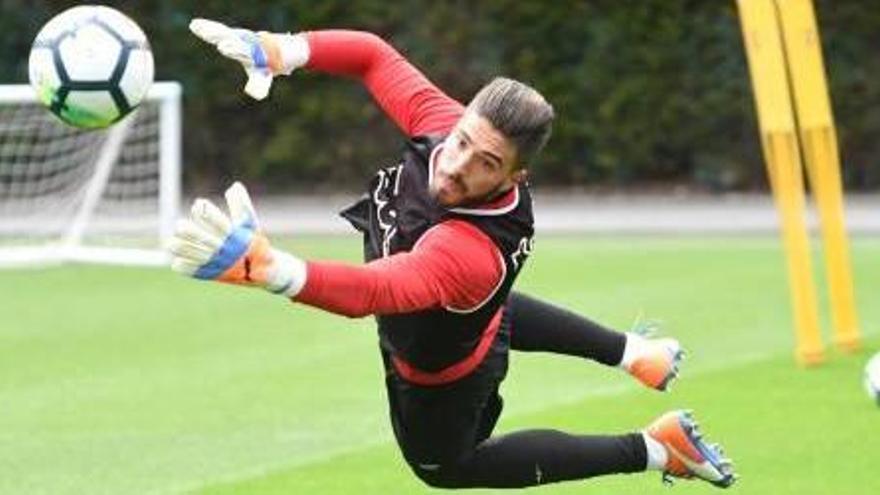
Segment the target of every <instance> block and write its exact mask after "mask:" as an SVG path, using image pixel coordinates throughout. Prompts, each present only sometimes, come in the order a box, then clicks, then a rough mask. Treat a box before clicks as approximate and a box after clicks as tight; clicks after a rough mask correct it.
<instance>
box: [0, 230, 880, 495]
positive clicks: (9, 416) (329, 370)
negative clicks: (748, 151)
mask: <svg viewBox="0 0 880 495" xmlns="http://www.w3.org/2000/svg"><path fill="white" fill-rule="evenodd" d="M286 246H287V247H289V248H293V249H295V250H296V251H297V252H299V253H301V254H303V255H304V256H307V257H322V258H338V259H352V260H355V259H357V255H358V248H359V242H358V241H357V240H356V239H355V238H354V237H347V238H305V239H300V240H296V241H292V242H290V243H287V244H286ZM878 259H880V240H878V239H876V238H856V239H854V241H853V260H854V271H855V274H856V279H857V280H856V285H857V297H858V301H859V312H860V320H861V324H862V327H863V334H864V336H865V339H866V351H864V352H862V353H861V354H859V355H855V356H846V355H841V354H839V353H837V352H836V351H833V350H832V351H831V352H830V354H829V360H828V362H827V363H826V364H825V365H824V366H822V367H819V368H816V369H809V370H804V369H799V368H798V367H796V366H795V364H794V362H793V352H792V349H793V343H792V340H793V338H792V325H791V314H790V309H789V308H790V306H789V299H788V292H787V288H786V278H785V272H784V264H783V258H782V253H781V250H780V248H779V243H778V241H777V240H776V239H775V238H679V239H673V238H641V237H619V238H616V237H601V238H597V239H593V238H585V237H539V238H538V241H537V243H536V249H535V253H534V255H533V256H532V258H531V259H530V261H529V264H528V265H527V267H526V270H525V272H524V274H523V276H522V277H521V279H520V282H519V284H518V287H519V289H520V290H523V291H525V292H529V293H531V294H535V295H539V296H542V297H544V298H547V299H549V300H552V301H554V302H557V303H560V304H563V305H566V306H568V307H570V308H572V309H575V310H577V311H580V312H582V313H584V314H587V315H589V316H591V317H593V318H595V319H598V320H599V321H602V322H605V323H607V324H609V325H613V326H616V327H618V328H626V327H628V326H629V324H630V323H631V322H632V320H633V319H634V318H635V316H636V315H637V314H639V313H643V314H644V315H646V316H648V317H653V318H657V319H660V320H662V322H663V324H664V329H665V332H666V333H668V334H672V335H675V336H677V337H679V338H680V339H681V340H682V342H683V343H684V345H685V347H686V348H687V349H688V350H689V359H688V361H686V363H685V366H684V368H683V374H682V378H681V379H680V380H679V381H678V382H677V383H676V384H675V386H674V388H673V390H672V391H671V392H670V393H668V394H660V393H657V392H653V391H650V390H647V389H644V388H641V387H640V386H639V385H637V384H636V383H635V382H634V381H632V380H631V379H629V378H628V377H626V376H623V375H622V374H621V373H619V372H617V371H615V370H609V369H605V368H603V367H601V366H599V365H596V364H593V363H588V362H583V361H580V360H577V359H573V358H567V357H562V356H551V355H542V354H517V353H515V354H513V356H512V360H511V371H510V374H509V376H508V379H507V381H506V382H505V386H504V388H503V394H504V396H505V400H506V409H505V413H504V414H503V415H502V420H501V422H500V424H499V431H501V432H504V431H510V430H514V429H518V428H527V427H553V428H558V429H563V430H570V431H573V432H583V433H599V432H625V431H630V430H633V429H636V428H639V427H641V426H643V425H645V424H646V423H647V422H649V421H650V420H651V419H653V418H654V417H655V416H656V415H658V414H660V413H661V412H663V411H665V410H667V409H670V408H678V407H685V408H692V409H694V410H695V412H696V415H697V418H698V419H699V420H700V422H701V424H702V426H703V430H704V431H705V433H706V434H707V436H708V437H709V439H710V440H718V441H721V442H722V443H723V444H724V445H725V447H726V449H727V452H728V454H729V455H730V456H731V457H733V458H734V460H735V461H736V462H737V469H738V471H739V472H740V474H741V475H742V479H741V480H740V482H739V483H738V484H737V485H735V486H734V488H732V490H731V492H730V493H739V494H743V495H745V494H757V495H771V494H772V495H783V494H792V495H805V494H869V493H880V469H878V466H880V408H878V407H877V406H875V405H873V404H871V403H870V402H869V401H868V399H867V397H866V396H865V394H864V393H863V391H862V389H861V372H862V367H863V364H864V362H865V361H866V359H867V356H868V355H869V352H870V351H876V350H877V349H878V348H880V305H877V304H875V303H874V301H876V300H877V299H878V297H880V285H878V284H877V281H878V280H880V264H878V262H877V260H878ZM816 261H817V263H816V266H817V267H821V266H822V265H821V264H820V263H818V262H819V261H821V260H820V258H816ZM817 271H818V270H817ZM819 278H820V279H821V278H822V277H821V274H819ZM820 298H821V300H822V301H826V300H827V298H826V296H825V294H824V293H820ZM0 301H3V302H2V308H3V309H4V311H3V315H2V316H3V317H2V320H0V493H4V494H7V493H8V494H53V495H57V494H83V493H88V494H138V493H150V494H164V493H197V494H206V495H207V494H210V495H220V494H249V495H250V494H281V493H304V494H355V493H356V494H372V493H375V494H379V493H381V494H409V493H427V492H431V490H429V489H427V488H424V487H423V486H422V485H420V483H419V482H418V480H417V479H416V478H414V477H413V476H412V475H411V474H410V473H409V471H408V469H407V467H406V466H405V464H404V463H403V461H402V459H401V457H400V455H399V454H398V452H397V450H396V447H395V446H394V445H393V439H392V434H391V432H390V427H389V425H388V422H387V416H386V415H387V412H386V405H385V398H384V395H383V394H384V390H383V386H382V372H381V369H380V364H379V360H378V356H377V352H376V336H375V332H374V330H373V324H372V321H371V320H370V319H363V320H348V319H345V318H342V317H336V316H332V315H328V314H323V313H321V312H319V311H316V310H312V309H308V308H304V307H296V306H291V305H288V304H285V303H284V302H283V301H280V300H278V299H277V298H274V297H271V296H270V295H267V294H264V293H261V292H259V291H249V290H244V289H240V288H235V287H228V286H219V285H215V284H208V283H201V282H196V281H192V280H187V279H184V278H182V277H179V276H177V275H174V274H172V273H171V272H170V271H165V270H148V269H119V268H107V267H80V266H73V267H65V268H57V269H48V270H18V271H3V272H0ZM825 305H826V306H827V303H825ZM823 322H824V323H825V327H826V329H827V327H828V325H827V323H828V318H827V308H826V307H825V306H823ZM826 337H827V336H826ZM715 491H716V489H715V488H713V487H711V486H709V485H706V484H703V483H697V482H683V481H681V482H678V483H676V485H675V486H674V487H673V488H672V489H671V490H667V489H666V488H664V487H663V486H662V485H661V483H660V475H659V474H657V473H649V474H639V475H631V476H618V477H608V478H604V479H595V480H589V481H586V482H578V483H570V484H560V485H553V486H549V487H542V488H539V489H536V490H535V493H543V494H569V493H571V494H574V493H577V494H616V495H627V494H645V493H675V494H682V495H684V494H694V493H713V492H715ZM486 492H488V491H483V492H477V493H486Z"/></svg>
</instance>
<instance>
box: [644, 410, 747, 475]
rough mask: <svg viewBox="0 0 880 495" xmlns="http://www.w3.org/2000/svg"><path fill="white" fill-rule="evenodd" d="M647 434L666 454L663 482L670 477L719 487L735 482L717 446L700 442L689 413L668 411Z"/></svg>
mask: <svg viewBox="0 0 880 495" xmlns="http://www.w3.org/2000/svg"><path fill="white" fill-rule="evenodd" d="M647 434H648V435H650V436H651V438H653V439H654V440H656V441H657V442H659V443H660V444H662V445H663V447H664V448H665V449H666V453H667V455H668V457H667V461H666V466H665V468H664V470H663V481H664V482H666V483H671V482H672V478H686V479H691V478H698V479H701V480H704V481H708V482H709V483H712V484H713V485H715V486H717V487H720V488H728V487H730V486H731V485H732V484H733V483H734V481H736V479H737V477H736V474H735V473H734V472H733V461H731V460H730V459H727V458H725V457H724V452H723V450H722V449H721V446H720V445H718V444H707V443H705V442H704V441H703V439H702V435H701V434H700V432H699V429H698V426H697V423H696V421H694V418H693V416H692V414H691V413H690V412H689V411H670V412H668V413H666V414H664V415H663V416H660V417H659V418H657V419H656V420H655V421H654V422H653V423H651V425H650V426H648V429H647Z"/></svg>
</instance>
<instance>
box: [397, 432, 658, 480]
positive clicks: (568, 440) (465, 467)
mask: <svg viewBox="0 0 880 495" xmlns="http://www.w3.org/2000/svg"><path fill="white" fill-rule="evenodd" d="M646 464H647V449H646V448H645V442H644V439H643V438H642V435H641V434H640V433H632V434H627V435H614V436H611V435H609V436H594V435H570V434H567V433H563V432H560V431H555V430H527V431H520V432H516V433H511V434H508V435H502V436H499V437H494V438H490V439H488V440H486V441H484V442H482V443H481V444H479V445H478V446H477V447H476V449H475V450H474V452H473V454H472V455H469V456H468V457H466V458H465V459H462V460H461V461H460V462H458V463H456V464H454V465H444V466H441V467H437V468H435V469H425V468H424V466H422V467H419V466H414V467H413V469H414V470H415V472H416V474H417V475H418V476H419V477H420V478H421V479H422V480H423V481H425V482H426V483H428V484H429V485H431V486H436V487H443V488H521V487H528V486H535V485H543V484H547V483H555V482H558V481H566V480H578V479H584V478H589V477H592V476H599V475H603V474H614V473H633V472H639V471H644V470H645V466H646Z"/></svg>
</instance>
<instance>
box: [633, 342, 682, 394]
mask: <svg viewBox="0 0 880 495" xmlns="http://www.w3.org/2000/svg"><path fill="white" fill-rule="evenodd" d="M628 338H638V339H641V342H640V343H639V347H640V348H641V352H640V353H639V355H638V357H636V359H634V360H633V361H632V362H631V363H629V364H628V365H627V366H626V371H627V372H629V374H630V375H632V376H633V377H635V378H636V379H637V380H638V381H640V382H642V384H644V385H645V386H647V387H651V388H653V389H656V390H660V391H666V389H667V387H668V386H669V383H670V382H671V381H672V380H674V379H676V378H678V365H679V363H681V360H682V359H683V358H684V355H685V354H684V350H683V349H682V348H681V344H679V342H678V340H676V339H673V338H669V337H667V338H662V339H647V338H645V337H642V336H641V335H638V334H629V335H628Z"/></svg>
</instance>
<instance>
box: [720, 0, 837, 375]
mask: <svg viewBox="0 0 880 495" xmlns="http://www.w3.org/2000/svg"><path fill="white" fill-rule="evenodd" d="M737 4H738V6H739V12H740V23H741V26H742V31H743V39H744V41H745V46H746V54H747V56H748V61H749V72H750V74H751V78H752V87H753V90H754V94H755V103H756V107H757V111H758V123H759V126H760V128H761V145H762V147H763V151H764V160H765V161H766V165H767V172H768V175H769V177H770V185H771V187H772V189H773V197H774V198H775V200H776V207H777V210H778V211H779V218H780V222H781V226H782V238H783V243H784V246H785V251H786V258H787V259H786V261H787V268H788V278H789V286H790V290H791V301H792V309H793V310H794V322H795V336H796V340H797V342H796V346H795V355H796V357H797V359H798V361H799V362H800V363H802V364H805V365H811V364H816V363H819V362H821V361H822V360H823V359H824V348H823V344H822V338H821V335H820V332H819V314H818V307H817V304H816V288H815V284H814V282H813V269H812V264H811V262H810V252H809V250H810V248H809V238H808V236H807V226H806V221H805V220H804V213H805V212H804V202H805V199H804V186H803V175H802V172H801V159H800V152H799V151H798V142H797V134H796V132H795V121H794V115H793V111H792V106H791V95H790V93H789V88H788V80H787V74H786V71H785V56H784V53H783V49H782V37H781V34H780V31H779V24H778V22H777V19H776V9H775V6H774V4H773V0H737Z"/></svg>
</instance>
